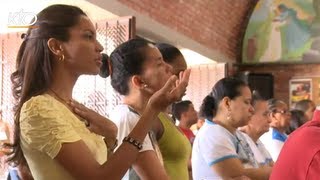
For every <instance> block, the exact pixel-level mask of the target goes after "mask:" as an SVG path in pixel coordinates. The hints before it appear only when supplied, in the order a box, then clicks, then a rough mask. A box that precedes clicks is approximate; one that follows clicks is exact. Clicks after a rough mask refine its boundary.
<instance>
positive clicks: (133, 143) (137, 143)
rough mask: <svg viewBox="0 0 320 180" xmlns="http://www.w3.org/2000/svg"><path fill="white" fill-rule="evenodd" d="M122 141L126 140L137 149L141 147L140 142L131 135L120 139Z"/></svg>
mask: <svg viewBox="0 0 320 180" xmlns="http://www.w3.org/2000/svg"><path fill="white" fill-rule="evenodd" d="M122 142H128V143H130V144H132V145H134V146H135V147H136V148H137V149H138V150H141V149H142V144H141V143H140V142H139V141H137V140H135V139H133V138H132V137H129V136H127V137H125V138H124V139H123V140H122Z"/></svg>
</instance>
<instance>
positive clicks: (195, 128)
mask: <svg viewBox="0 0 320 180" xmlns="http://www.w3.org/2000/svg"><path fill="white" fill-rule="evenodd" d="M204 122H205V118H204V117H202V116H201V115H200V113H198V120H197V123H195V124H193V125H192V126H191V127H190V129H191V131H192V132H193V134H194V135H197V133H198V131H199V129H200V128H201V127H202V126H203V124H204Z"/></svg>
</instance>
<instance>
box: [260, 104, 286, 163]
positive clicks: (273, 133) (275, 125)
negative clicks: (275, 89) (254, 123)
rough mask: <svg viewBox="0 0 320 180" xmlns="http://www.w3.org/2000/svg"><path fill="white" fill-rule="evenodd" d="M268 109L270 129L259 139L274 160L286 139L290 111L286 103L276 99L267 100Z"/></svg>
mask: <svg viewBox="0 0 320 180" xmlns="http://www.w3.org/2000/svg"><path fill="white" fill-rule="evenodd" d="M268 110H269V118H270V119H271V122H270V130H269V132H267V133H265V134H263V135H262V136H261V137H260V140H261V142H262V143H263V144H264V146H265V147H266V148H267V150H268V151H269V153H270V154H271V156H272V159H273V161H276V160H277V158H278V155H279V153H280V151H281V148H282V146H283V143H284V142H285V141H286V139H287V134H285V131H286V129H287V128H288V127H289V125H290V119H291V113H290V111H289V110H288V106H287V104H286V103H285V102H283V101H281V100H278V99H269V100H268Z"/></svg>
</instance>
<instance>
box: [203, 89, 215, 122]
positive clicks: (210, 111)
mask: <svg viewBox="0 0 320 180" xmlns="http://www.w3.org/2000/svg"><path fill="white" fill-rule="evenodd" d="M217 107H218V106H217V104H216V101H215V99H214V97H212V96H210V95H207V96H206V97H205V98H204V99H203V100H202V104H201V106H200V111H199V116H200V117H203V118H206V119H208V120H212V119H213V117H214V116H215V115H216V113H217Z"/></svg>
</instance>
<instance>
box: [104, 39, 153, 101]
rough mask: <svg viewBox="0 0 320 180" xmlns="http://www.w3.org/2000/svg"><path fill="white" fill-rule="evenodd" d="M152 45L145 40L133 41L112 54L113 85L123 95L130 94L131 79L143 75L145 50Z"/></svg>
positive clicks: (122, 45) (121, 45)
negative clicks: (129, 84) (129, 83)
mask: <svg viewBox="0 0 320 180" xmlns="http://www.w3.org/2000/svg"><path fill="white" fill-rule="evenodd" d="M150 45H151V44H150V43H149V42H148V41H146V40H144V39H131V40H129V41H127V42H124V43H122V44H120V45H119V46H118V47H117V48H116V49H115V50H114V51H113V52H112V53H111V55H110V62H111V67H112V68H111V69H112V73H111V85H112V87H113V88H114V89H115V90H116V91H118V92H119V93H120V94H121V95H127V94H128V93H129V86H128V81H129V78H130V77H131V76H133V75H138V74H141V73H142V67H143V64H144V61H145V59H146V57H145V52H144V50H145V48H146V47H148V46H150Z"/></svg>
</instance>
